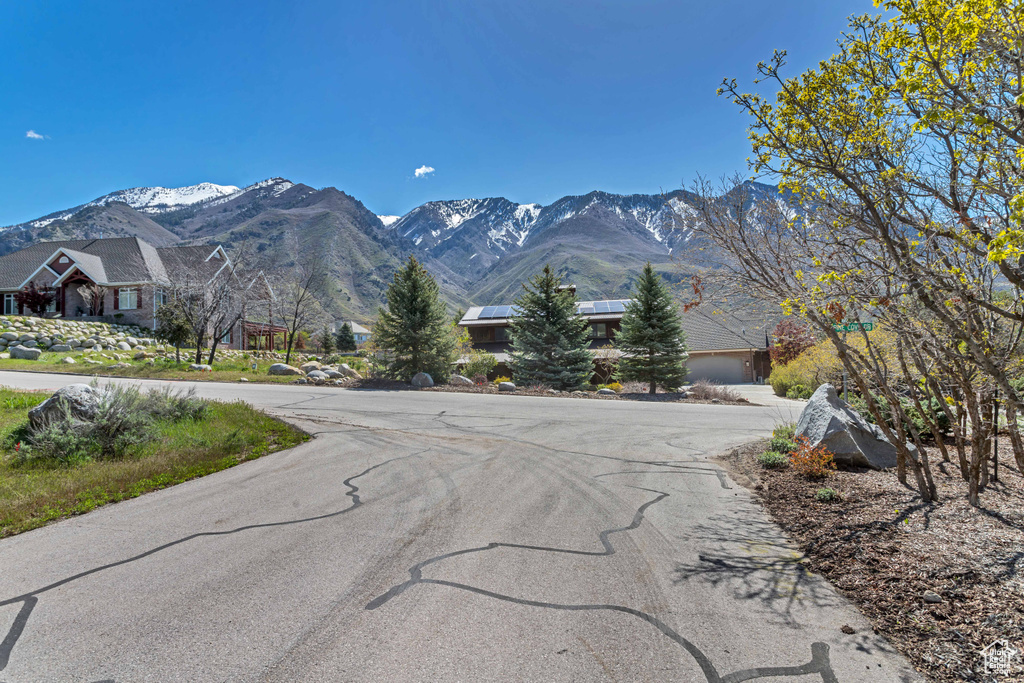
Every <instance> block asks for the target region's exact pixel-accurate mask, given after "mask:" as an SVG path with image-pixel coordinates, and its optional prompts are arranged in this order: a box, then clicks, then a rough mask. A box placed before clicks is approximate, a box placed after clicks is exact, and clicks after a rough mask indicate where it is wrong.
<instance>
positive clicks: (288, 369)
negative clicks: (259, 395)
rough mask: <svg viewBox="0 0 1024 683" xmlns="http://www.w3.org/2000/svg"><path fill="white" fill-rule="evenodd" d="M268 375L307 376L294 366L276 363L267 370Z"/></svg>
mask: <svg viewBox="0 0 1024 683" xmlns="http://www.w3.org/2000/svg"><path fill="white" fill-rule="evenodd" d="M267 374H268V375H305V374H306V373H304V372H303V371H302V370H299V369H298V368H297V367H294V366H292V365H285V364H284V363H274V364H273V365H271V366H270V369H269V370H267Z"/></svg>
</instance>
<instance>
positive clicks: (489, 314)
mask: <svg viewBox="0 0 1024 683" xmlns="http://www.w3.org/2000/svg"><path fill="white" fill-rule="evenodd" d="M497 308H498V307H497V306H484V310H482V311H480V317H481V318H493V317H494V311H495V310H496V309H497Z"/></svg>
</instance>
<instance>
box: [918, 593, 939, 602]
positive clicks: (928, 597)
mask: <svg viewBox="0 0 1024 683" xmlns="http://www.w3.org/2000/svg"><path fill="white" fill-rule="evenodd" d="M921 597H922V598H923V599H924V601H925V602H927V603H928V604H929V605H937V604H939V603H940V602H942V596H941V595H939V594H938V593H936V592H934V591H925V592H924V595H922V596H921Z"/></svg>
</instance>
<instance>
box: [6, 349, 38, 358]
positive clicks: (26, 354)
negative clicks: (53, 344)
mask: <svg viewBox="0 0 1024 683" xmlns="http://www.w3.org/2000/svg"><path fill="white" fill-rule="evenodd" d="M9 351H10V354H11V358H17V359H18V360H39V354H41V353H42V351H40V350H39V349H30V348H28V347H26V346H12V347H11V348H10V349H9Z"/></svg>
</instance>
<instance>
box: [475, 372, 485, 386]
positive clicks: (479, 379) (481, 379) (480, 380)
mask: <svg viewBox="0 0 1024 683" xmlns="http://www.w3.org/2000/svg"><path fill="white" fill-rule="evenodd" d="M473 384H475V385H477V386H481V387H482V386H483V385H485V384H487V375H473Z"/></svg>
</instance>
